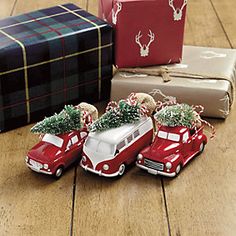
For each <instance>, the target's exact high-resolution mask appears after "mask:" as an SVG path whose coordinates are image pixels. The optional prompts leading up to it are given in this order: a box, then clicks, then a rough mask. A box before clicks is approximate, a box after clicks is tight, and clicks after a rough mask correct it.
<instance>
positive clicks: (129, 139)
mask: <svg viewBox="0 0 236 236" xmlns="http://www.w3.org/2000/svg"><path fill="white" fill-rule="evenodd" d="M132 140H133V138H132V134H131V135H130V136H128V138H127V141H128V143H130V142H131V141H132Z"/></svg>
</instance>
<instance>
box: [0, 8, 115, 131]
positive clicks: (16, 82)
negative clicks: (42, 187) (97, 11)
mask: <svg viewBox="0 0 236 236" xmlns="http://www.w3.org/2000/svg"><path fill="white" fill-rule="evenodd" d="M111 78H112V27H111V26H110V25H108V24H107V23H105V22H104V21H102V20H100V19H98V18H97V17H95V16H93V15H91V14H89V13H88V12H86V11H84V10H82V9H80V8H79V7H77V6H75V5H73V4H65V5H59V6H56V7H52V8H48V9H43V10H39V11H35V12H31V13H28V14H23V15H20V16H16V17H10V18H7V19H4V20H1V21H0V130H1V131H6V130H9V129H13V128H16V127H19V126H22V125H25V124H27V123H30V122H33V121H37V120H40V119H42V118H43V117H44V116H46V115H51V114H52V113H54V112H56V111H60V110H61V109H62V107H63V106H64V105H65V104H77V103H79V102H80V101H86V102H90V103H93V102H97V101H100V100H104V99H107V98H109V95H110V83H111Z"/></svg>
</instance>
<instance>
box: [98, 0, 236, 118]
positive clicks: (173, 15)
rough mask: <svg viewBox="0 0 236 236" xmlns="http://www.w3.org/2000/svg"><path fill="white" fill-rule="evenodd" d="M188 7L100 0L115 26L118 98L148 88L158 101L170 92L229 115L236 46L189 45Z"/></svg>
mask: <svg viewBox="0 0 236 236" xmlns="http://www.w3.org/2000/svg"><path fill="white" fill-rule="evenodd" d="M186 8H187V0H166V1H160V0H151V1H145V0H100V2H99V15H100V17H101V18H103V19H104V20H107V21H108V22H109V23H111V24H113V27H114V29H115V39H114V40H115V43H114V44H115V47H114V48H115V59H114V60H115V61H114V64H115V65H116V67H117V68H119V69H118V71H117V73H116V74H115V76H114V78H113V80H112V89H111V99H112V100H119V99H121V98H124V97H126V96H128V95H129V94H130V93H131V92H146V93H149V94H151V95H153V96H154V98H155V100H156V101H158V100H160V99H162V97H161V96H160V94H163V93H164V94H166V95H169V96H175V97H176V98H177V101H178V102H181V103H187V104H191V105H198V104H201V105H203V106H204V107H205V111H204V113H203V115H205V116H208V117H215V118H226V117H227V116H228V114H229V112H230V107H231V105H232V103H233V101H234V86H235V78H236V71H235V68H236V50H232V49H217V48H204V47H194V46H185V47H184V48H183V36H184V22H185V15H186ZM182 49H184V50H183V53H182ZM182 54H183V57H182ZM144 66H145V68H144ZM147 66H151V67H147ZM127 67H128V68H127ZM129 67H132V68H129ZM140 67H142V68H140Z"/></svg>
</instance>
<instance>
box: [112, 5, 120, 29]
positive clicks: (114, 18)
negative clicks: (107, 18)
mask: <svg viewBox="0 0 236 236" xmlns="http://www.w3.org/2000/svg"><path fill="white" fill-rule="evenodd" d="M116 6H117V9H116V12H115V10H114V9H112V23H113V24H114V25H116V23H117V16H118V14H119V12H120V11H121V10H122V4H121V2H117V3H116Z"/></svg>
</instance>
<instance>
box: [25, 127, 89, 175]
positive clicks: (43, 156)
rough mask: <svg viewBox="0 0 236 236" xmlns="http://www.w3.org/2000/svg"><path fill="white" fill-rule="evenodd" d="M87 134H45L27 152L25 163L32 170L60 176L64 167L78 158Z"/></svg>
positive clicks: (76, 132)
mask: <svg viewBox="0 0 236 236" xmlns="http://www.w3.org/2000/svg"><path fill="white" fill-rule="evenodd" d="M87 135H88V132H87V131H73V132H70V133H67V134H62V135H52V134H45V135H44V136H43V137H42V140H41V141H40V142H39V143H38V144H36V145H35V146H34V147H33V148H32V149H31V150H30V151H29V152H28V154H27V156H26V158H25V161H26V165H27V166H28V167H29V168H30V169H31V170H33V171H36V172H39V173H43V174H48V175H54V176H55V177H56V178H60V177H61V176H62V174H63V171H64V170H65V168H67V167H68V166H69V165H71V164H72V163H74V162H75V161H76V160H78V159H79V157H80V154H81V152H82V147H83V144H84V141H85V138H86V137H87Z"/></svg>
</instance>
